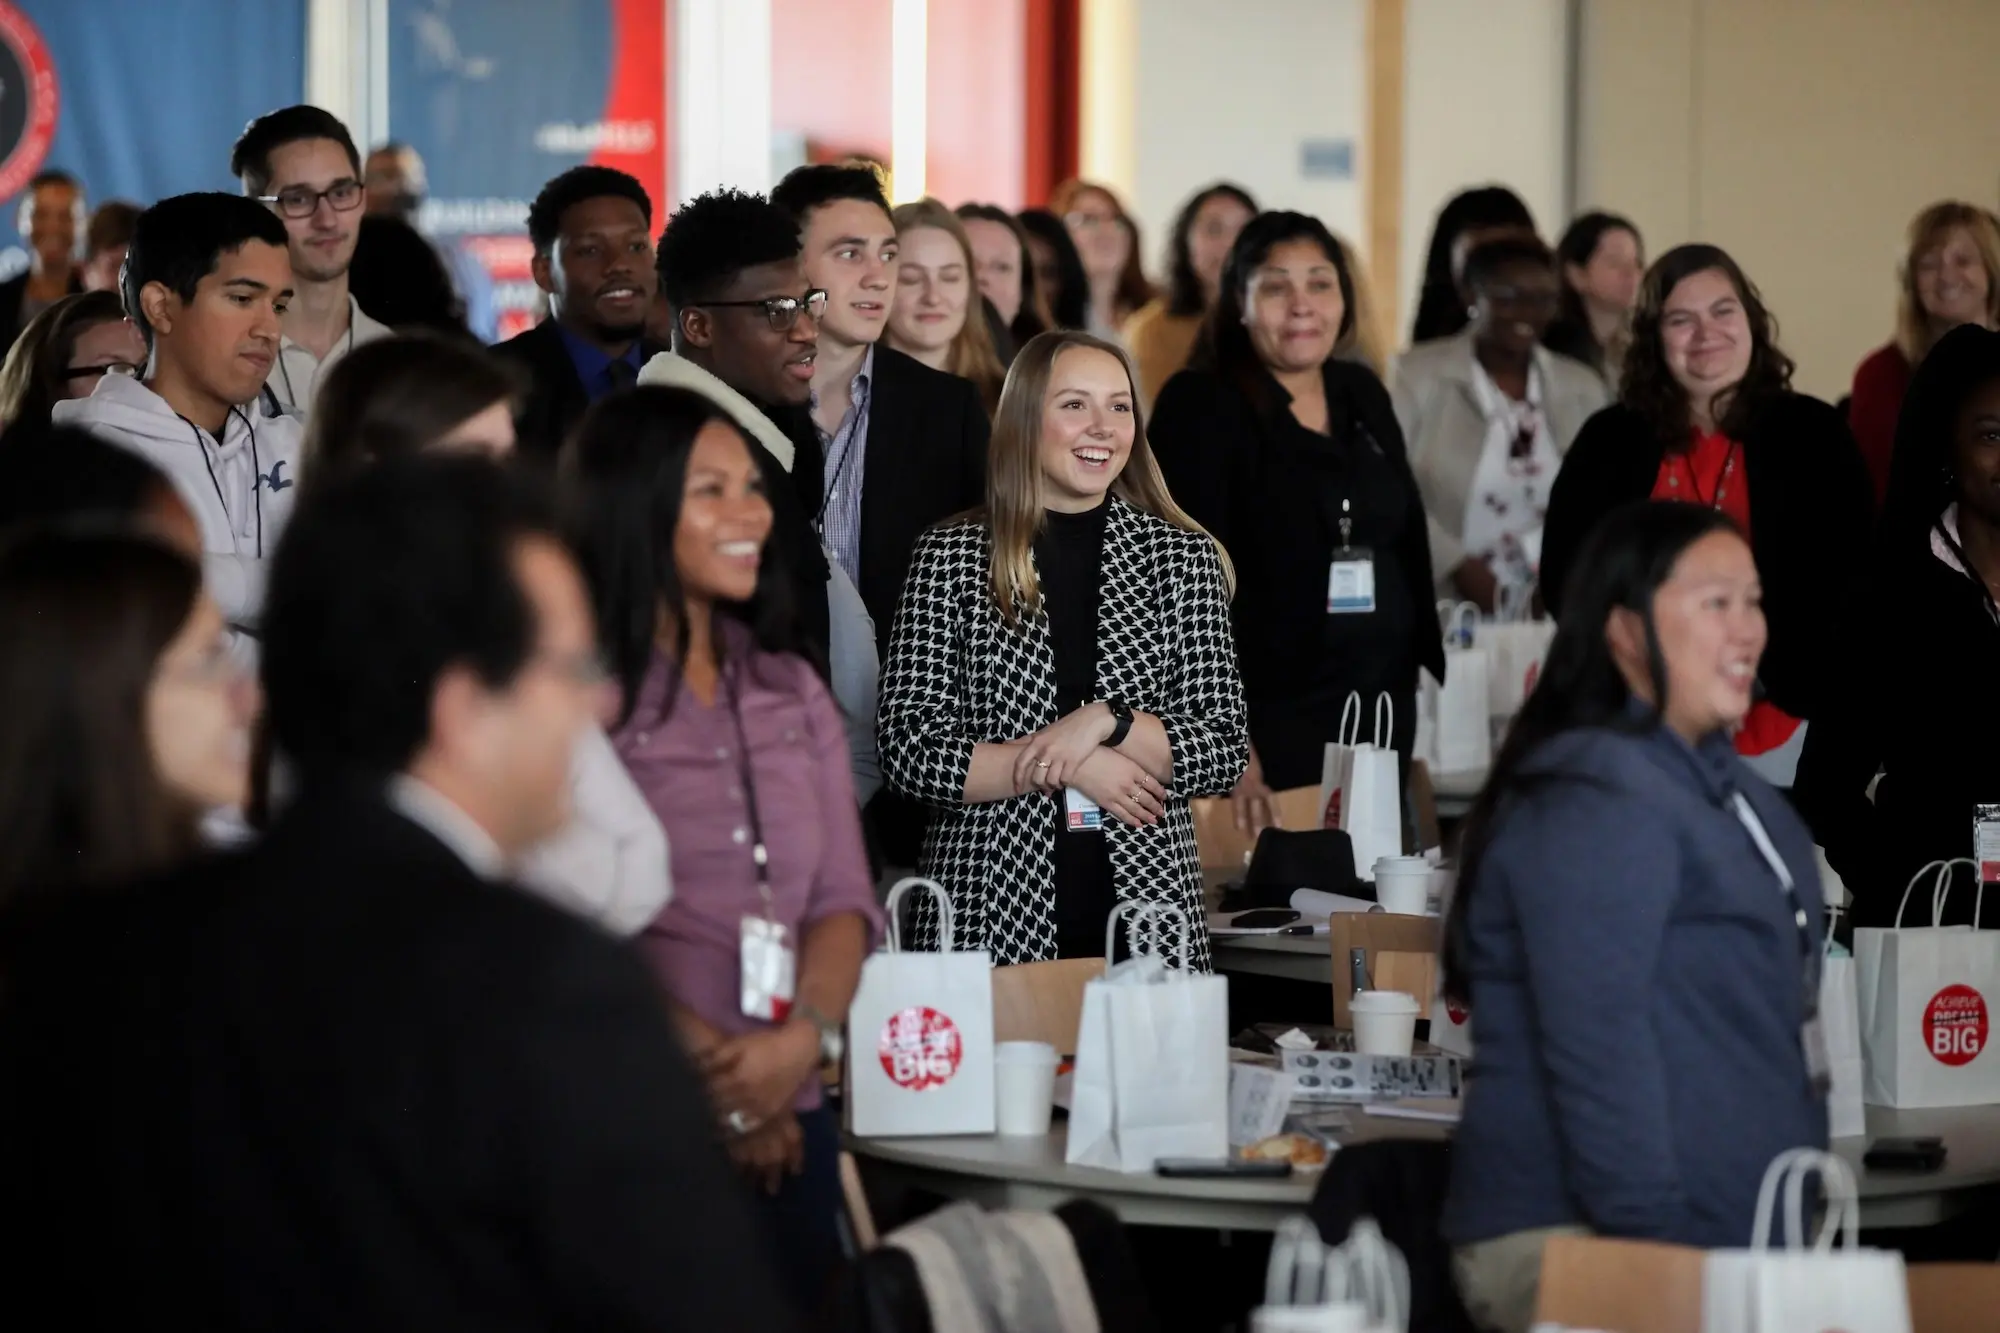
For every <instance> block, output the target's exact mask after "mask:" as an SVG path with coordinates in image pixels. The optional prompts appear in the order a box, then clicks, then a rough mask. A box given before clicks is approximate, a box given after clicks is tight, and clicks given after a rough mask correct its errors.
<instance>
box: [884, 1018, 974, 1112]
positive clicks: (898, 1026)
mask: <svg viewBox="0 0 2000 1333" xmlns="http://www.w3.org/2000/svg"><path fill="white" fill-rule="evenodd" d="M878 1051H879V1053H880V1055H881V1058H882V1070H883V1072H884V1073H886V1074H887V1075H888V1076H889V1079H890V1081H891V1082H893V1083H895V1084H896V1085H897V1086H898V1087H904V1088H908V1089H909V1090H910V1091H912V1092H923V1091H925V1090H927V1089H930V1088H941V1087H943V1086H944V1085H945V1084H947V1083H949V1082H950V1081H951V1076H952V1075H953V1074H956V1073H957V1072H958V1064H959V1061H960V1060H962V1059H963V1058H964V1057H965V1043H964V1042H963V1041H962V1040H960V1038H959V1035H958V1024H956V1023H954V1022H952V1021H951V1019H950V1018H948V1017H946V1016H945V1015H944V1014H941V1013H939V1012H938V1011H937V1010H935V1009H932V1008H929V1007H927V1006H916V1007H912V1008H909V1009H899V1010H897V1011H896V1012H895V1013H893V1014H890V1015H889V1021H888V1022H886V1023H884V1024H883V1025H882V1040H881V1043H880V1045H879V1047H878Z"/></svg>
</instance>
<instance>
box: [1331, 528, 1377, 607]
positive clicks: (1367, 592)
mask: <svg viewBox="0 0 2000 1333" xmlns="http://www.w3.org/2000/svg"><path fill="white" fill-rule="evenodd" d="M1374 609H1375V555H1374V553H1373V552H1372V551H1370V550H1369V549H1368V548H1367V547H1365V546H1356V545H1354V520H1353V518H1352V517H1350V516H1349V502H1348V501H1346V500H1342V501H1341V502H1340V545H1339V546H1337V547H1335V548H1334V552H1333V564H1332V566H1331V568H1330V569H1329V570H1328V571H1327V576H1326V613H1327V614H1328V615H1330V616H1353V615H1367V614H1368V613H1370V612H1372V611H1373V610H1374Z"/></svg>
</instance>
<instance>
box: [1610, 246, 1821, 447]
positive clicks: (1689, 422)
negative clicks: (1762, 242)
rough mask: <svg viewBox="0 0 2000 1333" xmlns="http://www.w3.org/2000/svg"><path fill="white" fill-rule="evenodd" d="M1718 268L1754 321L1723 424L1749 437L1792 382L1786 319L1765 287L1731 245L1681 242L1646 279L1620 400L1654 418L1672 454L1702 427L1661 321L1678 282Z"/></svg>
mask: <svg viewBox="0 0 2000 1333" xmlns="http://www.w3.org/2000/svg"><path fill="white" fill-rule="evenodd" d="M1711 270H1712V271H1715V272H1718V273H1720V274H1722V276H1723V277H1725V278H1727V279H1729V285H1730V286H1731V287H1733V288H1735V290H1736V299H1737V300H1739V301H1741V302H1742V303H1743V318H1744V320H1745V322H1747V323H1748V324H1749V326H1750V366H1749V369H1747V370H1745V371H1744V372H1743V378H1742V379H1740V380H1738V381H1737V382H1736V383H1735V384H1734V385H1732V386H1730V387H1729V388H1727V389H1725V390H1723V391H1722V393H1720V394H1718V395H1716V400H1715V402H1714V403H1712V404H1711V405H1710V408H1709V412H1710V415H1711V416H1713V417H1714V419H1715V426H1716V429H1717V430H1719V431H1721V432H1722V433H1723V434H1724V435H1727V436H1729V437H1730V438H1732V439H1738V440H1740V439H1742V438H1743V433H1744V431H1745V430H1746V429H1747V427H1748V425H1749V422H1750V419H1751V418H1752V417H1753V416H1755V415H1756V413H1757V412H1758V411H1759V410H1760V409H1761V408H1762V407H1763V406H1764V405H1765V403H1767V402H1768V401H1769V400H1771V399H1772V398H1775V397H1777V396H1778V395H1779V394H1781V393H1787V392H1789V391H1790V390H1791V387H1792V371H1793V369H1794V366H1793V364H1792V359H1791V358H1790V357H1789V356H1786V355H1785V354H1784V352H1783V351H1782V350H1780V348H1779V347H1778V321H1777V320H1776V319H1775V318H1774V317H1773V316H1772V314H1771V312H1770V310H1769V309H1768V308H1767V307H1766V306H1765V305H1764V298H1763V297H1762V295H1760V294H1759V293H1758V291H1757V285H1756V284H1755V283H1753V282H1751V281H1750V279H1749V278H1747V277H1745V276H1744V273H1743V270H1742V269H1741V268H1739V267H1737V264H1736V261H1735V260H1734V259H1731V258H1730V257H1729V255H1728V253H1727V252H1726V251H1724V250H1723V249H1722V248H1721V247H1719V246H1714V245H1680V246H1675V247H1674V248H1673V249H1671V250H1669V251H1667V252H1666V253H1665V254H1663V255H1661V256H1660V257H1659V258H1658V259H1656V260H1654V261H1653V266H1652V267H1651V268H1649V269H1647V270H1646V280H1645V281H1644V282H1643V283H1641V284H1640V285H1639V305H1638V307H1637V309H1635V310H1634V311H1633V312H1632V347H1631V350H1629V351H1628V352H1626V354H1625V374H1624V378H1623V380H1622V382H1621V383H1620V384H1619V386H1618V399H1619V401H1620V402H1622V403H1624V404H1625V406H1627V407H1629V408H1631V409H1632V410H1633V411H1634V412H1637V413H1638V414H1639V415H1640V416H1642V417H1644V418H1645V419H1646V420H1647V421H1648V422H1649V423H1651V425H1652V427H1653V429H1654V431H1655V432H1656V433H1657V434H1658V437H1659V441H1660V443H1661V444H1662V445H1663V446H1665V447H1666V449H1667V450H1668V451H1669V452H1679V451H1682V450H1685V449H1686V448H1687V447H1688V444H1689V441H1690V439H1691V438H1692V435H1693V431H1694V418H1693V415H1692V413H1691V412H1690V411H1689V405H1688V396H1687V390H1685V389H1683V388H1681V386H1680V384H1679V382H1678V381H1676V380H1675V379H1674V376H1673V372H1672V371H1671V370H1669V369H1668V368H1667V354H1666V348H1665V345H1664V343H1663V342H1662V339H1661V333H1660V324H1661V319H1662V316H1663V314H1664V312H1665V308H1666V304H1667V298H1668V297H1669V296H1671V295H1672V294H1673V290H1674V288H1676V287H1678V286H1680V285H1681V283H1682V282H1683V281H1685V280H1686V279H1688V278H1691V277H1693V276H1694V275H1695V274H1697V273H1707V272H1710V271H1711Z"/></svg>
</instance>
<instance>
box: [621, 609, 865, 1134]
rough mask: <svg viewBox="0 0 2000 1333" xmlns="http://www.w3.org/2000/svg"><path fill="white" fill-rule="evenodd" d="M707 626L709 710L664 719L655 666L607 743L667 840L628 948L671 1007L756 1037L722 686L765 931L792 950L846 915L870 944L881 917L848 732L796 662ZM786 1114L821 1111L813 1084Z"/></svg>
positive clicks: (736, 629)
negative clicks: (644, 916)
mask: <svg viewBox="0 0 2000 1333" xmlns="http://www.w3.org/2000/svg"><path fill="white" fill-rule="evenodd" d="M716 628H717V632H718V634H719V635H720V636H721V637H722V639H723V641H724V643H725V645H726V649H727V654H726V663H725V666H724V668H723V670H724V682H723V687H722V688H721V689H719V690H718V691H717V693H716V698H715V702H714V703H713V704H712V705H704V704H703V703H702V702H701V700H699V699H697V698H696V697H695V696H694V695H693V694H692V693H691V692H689V691H687V690H677V697H675V698H674V699H673V707H672V711H671V712H669V713H667V715H666V716H665V717H664V719H663V718H662V716H661V714H662V711H663V706H664V704H665V703H666V701H667V698H668V690H669V688H670V685H677V682H678V673H676V672H675V671H673V670H672V668H671V667H670V666H669V664H668V662H667V659H666V658H665V657H664V656H661V655H658V654H655V656H654V658H653V665H652V667H651V668H650V669H649V670H648V671H647V673H646V679H645V681H644V683H643V684H642V685H641V686H640V688H639V701H638V705H637V707H635V708H634V709H633V710H632V717H631V720H630V721H628V722H627V723H626V724H625V726H624V727H623V728H621V729H620V730H619V731H618V732H617V733H616V734H615V735H614V736H613V737H612V744H613V745H614V746H616V747H617V750H618V754H619V757H620V758H622V759H623V760H624V761H625V767H626V768H627V769H628V770H629V771H630V772H631V774H632V780H633V782H634V783H635V784H636V785H637V786H638V788H639V790H640V792H641V793H642V794H643V795H644V796H645V798H646V801H647V803H648V804H649V805H651V806H652V808H653V813H654V814H656V815H657V816H659V820H660V823H661V825H662V826H663V827H664V828H665V829H666V832H667V847H668V849H669V853H670V855H671V857H672V860H673V872H674V896H673V900H672V901H671V902H669V903H668V904H667V906H666V908H665V910H663V911H662V912H661V913H660V915H659V916H658V917H656V918H654V920H653V923H652V924H651V925H650V926H648V927H646V930H645V933H644V934H643V935H642V936H641V937H640V942H641V944H642V945H643V947H644V948H645V950H646V953H647V955H648V957H650V958H651V959H652V962H653V967H654V970H655V971H656V972H658V974H659V976H660V980H661V981H662V983H664V984H665V986H666V988H667V992H668V994H670V995H671V996H672V997H673V999H674V1001H675V1002H676V1003H678V1004H681V1005H684V1006H686V1007H687V1008H688V1009H689V1010H691V1011H693V1012H694V1013H695V1014H696V1015H698V1016H699V1017H700V1018H702V1019H703V1020H704V1021H706V1022H708V1023H710V1024H712V1025H713V1026H714V1027H716V1028H718V1029H720V1030H721V1031H722V1032H725V1033H730V1034H735V1033H739V1032H748V1031H750V1030H752V1029H754V1028H758V1027H763V1026H767V1025H766V1024H765V1023H764V1022H763V1020H761V1019H755V1018H750V1017H747V1016H745V1015H744V1013H743V1007H742V995H741V955H740V948H741V933H742V922H743V918H744V917H746V916H759V915H761V914H762V913H763V910H764V909H763V900H762V898H761V897H760V896H759V894H758V892H757V868H756V864H755V862H754V861H753V860H752V859H751V852H752V848H753V847H754V846H755V843H756V837H755V834H754V833H753V832H752V830H751V823H750V805H749V801H748V799H747V797H746V793H745V791H744V788H743V770H742V767H741V762H740V759H739V755H738V748H739V746H738V740H737V729H736V725H735V723H734V721H732V719H731V716H730V707H729V697H730V688H731V686H732V685H733V687H734V691H735V694H736V698H737V707H738V709H739V710H740V711H741V715H742V720H743V736H744V737H745V738H746V739H747V740H748V742H749V752H750V771H751V776H752V780H753V782H754V783H755V786H754V794H755V797H756V802H757V815H758V819H759V822H761V824H762V825H763V832H764V846H765V849H766V851H767V852H768V853H769V856H770V864H769V867H768V869H769V875H770V884H771V898H772V902H771V915H772V917H773V919H775V920H776V921H778V922H779V923H780V924H781V925H783V926H784V927H785V928H786V930H787V932H788V939H789V942H790V943H791V945H792V947H793V948H794V949H796V948H798V947H799V942H800V939H801V936H802V935H803V933H804V932H805V930H806V929H807V928H809V927H811V926H812V925H813V924H815V923H816V922H819V921H822V920H825V919H826V918H827V917H830V916H837V915H839V914H840V913H842V912H858V913H860V914H861V915H862V916H863V917H865V918H866V919H867V921H868V924H869V929H870V931H871V934H872V933H876V932H879V931H880V930H881V926H882V914H881V909H880V908H879V907H878V906H877V905H876V902H875V885H874V881H873V880H872V879H871V878H870V877H869V873H868V856H867V853H866V851H865V850H864V849H863V846H862V840H861V818H860V812H859V811H858V809H857V808H856V806H855V803H854V779H853V776H852V774H851V773H850V772H849V771H848V751H847V730H846V727H845V726H844V724H843V723H842V721H841V717H840V709H839V707H838V706H837V705H836V704H835V703H834V701H833V696H832V695H831V694H829V693H828V692H827V689H826V686H825V685H824V684H822V683H821V681H820V678H819V676H818V675H817V674H815V673H814V671H813V669H812V667H811V666H809V665H808V664H807V663H806V662H805V661H804V660H803V659H801V658H798V657H795V656H792V655H790V654H780V653H764V652H759V651H757V650H756V647H755V645H754V643H753V642H752V640H751V638H750V634H749V632H748V631H747V630H746V629H744V628H743V627H742V626H741V625H739V624H737V623H736V622H734V621H731V620H728V619H726V618H724V617H721V616H718V617H717V618H716ZM795 1104H796V1105H797V1107H798V1108H799V1109H801V1110H809V1109H811V1108H812V1107H815V1106H817V1105H819V1077H818V1075H817V1074H815V1075H814V1076H813V1077H812V1078H810V1079H808V1080H807V1081H806V1083H805V1085H804V1086H803V1087H801V1088H800V1090H799V1096H798V1100H797V1102H796V1103H795Z"/></svg>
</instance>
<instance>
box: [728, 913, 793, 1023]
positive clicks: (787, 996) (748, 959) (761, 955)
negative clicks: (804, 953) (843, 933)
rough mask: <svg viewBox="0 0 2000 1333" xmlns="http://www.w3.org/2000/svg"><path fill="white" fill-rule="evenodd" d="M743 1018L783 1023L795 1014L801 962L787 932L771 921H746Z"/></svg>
mask: <svg viewBox="0 0 2000 1333" xmlns="http://www.w3.org/2000/svg"><path fill="white" fill-rule="evenodd" d="M741 958H742V964H743V1016H744V1017H745V1018H761V1019H764V1020H765V1021H767V1022H771V1023H782V1022H784V1021H785V1018H786V1016H787V1015H789V1014H790V1013H791V1012H792V996H793V993H794V992H793V986H794V985H795V984H796V982H797V980H798V960H797V958H796V957H795V956H794V955H793V953H792V946H791V944H790V942H788V941H787V940H786V939H785V928H784V927H783V926H781V925H779V924H778V923H777V922H775V921H772V920H771V919H769V918H768V917H761V916H746V917H744V918H743V928H742V951H741Z"/></svg>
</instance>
